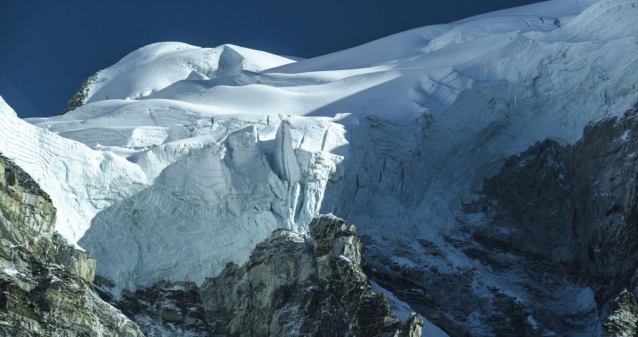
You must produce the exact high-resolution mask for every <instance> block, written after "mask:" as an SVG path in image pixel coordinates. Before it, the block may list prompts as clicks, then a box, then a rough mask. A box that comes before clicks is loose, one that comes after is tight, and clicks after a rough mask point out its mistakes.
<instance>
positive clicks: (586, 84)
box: [0, 0, 638, 333]
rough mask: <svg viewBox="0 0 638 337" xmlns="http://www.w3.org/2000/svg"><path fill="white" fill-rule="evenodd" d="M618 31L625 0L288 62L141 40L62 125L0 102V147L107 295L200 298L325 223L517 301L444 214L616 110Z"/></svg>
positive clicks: (634, 7)
mask: <svg viewBox="0 0 638 337" xmlns="http://www.w3.org/2000/svg"><path fill="white" fill-rule="evenodd" d="M636 19H638V3H637V2H636V1H635V0H600V1H594V0H552V1H547V2H543V3H539V4H534V5H529V6H524V7H520V8H514V9H508V10H503V11H498V12H494V13H489V14H485V15H480V16H477V17H474V18H468V19H465V20H462V21H459V22H454V23H450V24H442V25H436V26H429V27H423V28H417V29H414V30H410V31H407V32H403V33H399V34H396V35H393V36H389V37H386V38H383V39H380V40H377V41H373V42H370V43H368V44H365V45H362V46H358V47H355V48H351V49H348V50H345V51H341V52H336V53H332V54H329V55H325V56H320V57H316V58H312V59H307V60H299V61H295V60H292V59H289V58H285V57H281V56H277V55H273V54H269V53H266V52H261V51H256V50H250V49H247V48H242V47H238V46H233V45H223V46H220V47H217V48H200V47H195V46H190V45H187V44H183V43H175V42H167V43H157V44H153V45H150V46H147V47H144V48H141V49H140V50H137V51H134V52H132V53H131V54H129V55H127V56H126V57H124V58H123V59H122V60H121V61H119V62H118V63H116V64H115V65H113V66H112V67H109V68H107V69H104V70H101V71H99V72H98V73H97V74H96V76H95V77H94V79H93V80H91V81H89V82H87V87H86V88H85V89H86V90H85V92H86V97H85V98H84V101H83V102H82V103H83V105H82V106H80V107H78V108H76V109H74V110H71V111H69V112H67V113H66V114H64V115H60V116H55V117H49V118H30V119H26V120H21V119H19V118H18V117H17V115H16V113H15V112H14V111H13V110H12V109H11V108H10V107H9V106H8V105H7V104H6V103H5V102H4V101H1V100H0V134H1V135H2V137H0V151H1V152H2V153H4V154H5V155H6V156H7V157H9V158H10V159H12V160H13V161H14V162H16V163H17V164H18V165H20V166H21V167H23V168H24V170H25V171H27V172H28V173H29V174H30V175H32V176H33V177H34V179H36V180H37V182H38V183H39V184H40V185H41V186H42V188H43V189H44V190H45V191H46V192H47V193H48V194H49V195H50V196H51V199H52V200H53V203H54V205H55V206H56V207H57V208H58V221H57V224H56V230H57V231H58V232H59V233H60V234H62V235H63V236H64V237H65V238H66V239H67V240H68V241H69V242H71V243H72V244H75V245H77V246H78V247H81V248H83V249H85V250H87V251H89V252H90V253H91V254H92V255H93V256H94V257H95V258H96V259H97V260H98V261H99V264H98V269H97V273H98V274H99V275H100V276H102V277H104V278H107V279H109V280H112V281H113V282H114V283H115V284H116V285H117V286H116V291H114V293H115V295H116V296H117V293H118V292H119V291H121V290H123V289H128V290H134V289H137V288H140V287H148V286H151V285H153V284H154V283H156V282H158V281H161V280H166V281H193V282H195V283H197V284H201V283H202V282H204V280H205V279H206V278H207V277H213V276H216V275H217V274H219V273H220V272H221V270H222V269H223V268H224V266H226V264H227V263H228V262H234V263H237V264H239V265H241V264H242V263H245V262H246V261H248V258H249V255H250V252H251V251H252V250H253V248H255V246H256V245H257V244H258V243H259V242H261V241H263V240H264V239H266V238H267V237H268V235H269V234H270V233H271V232H272V231H273V230H275V229H278V228H286V229H290V230H293V231H296V232H299V233H306V232H307V230H308V228H307V226H308V224H309V223H310V221H311V220H312V219H313V217H315V216H316V215H318V214H325V213H333V214H335V215H337V216H339V217H341V218H343V219H345V220H347V221H349V222H351V223H355V224H357V225H358V231H359V232H360V233H361V234H363V235H364V236H368V237H370V238H371V239H370V240H371V242H373V244H372V245H373V246H375V247H377V248H378V249H379V250H381V251H385V252H386V253H385V254H387V256H393V255H395V262H396V263H398V264H401V265H406V266H423V265H428V266H429V265H437V266H438V269H439V270H440V271H441V272H442V273H454V272H455V270H458V269H459V268H461V269H463V268H466V269H468V268H469V269H473V270H478V271H477V273H478V276H477V279H478V280H480V281H477V282H480V283H481V284H482V285H481V286H477V289H478V290H477V291H478V292H481V291H484V290H481V289H487V288H489V287H498V288H500V289H503V291H505V292H507V293H509V294H513V296H514V297H517V298H520V299H521V301H525V298H526V294H525V290H524V289H521V288H518V287H513V286H510V285H507V284H506V283H507V282H504V281H502V280H499V279H497V278H495V277H494V275H493V274H492V273H491V272H490V271H489V270H487V269H486V268H485V267H483V266H477V265H476V261H475V260H473V259H471V258H469V257H468V256H466V254H465V253H463V252H462V251H461V250H460V249H458V248H457V247H454V246H453V245H450V244H448V243H447V241H446V239H445V238H447V237H454V236H456V235H459V219H461V218H462V219H464V221H470V222H471V223H473V224H475V225H476V226H480V225H481V224H482V222H481V221H482V220H481V218H480V216H479V217H478V218H476V219H474V218H473V219H469V220H468V218H467V217H468V215H466V214H465V211H464V210H463V205H464V204H467V203H469V202H472V201H474V200H476V199H477V198H478V197H477V192H478V191H480V190H481V188H482V187H483V184H484V182H485V180H486V179H489V178H491V177H493V176H494V175H496V174H497V173H498V172H499V171H500V169H501V168H502V167H503V164H504V163H505V161H506V159H507V158H508V157H511V156H515V155H518V154H520V153H521V152H523V151H525V150H526V149H528V148H529V147H530V146H532V145H534V144H535V143H536V142H539V141H543V140H546V139H551V140H555V141H556V142H558V143H559V144H563V145H569V144H574V143H575V142H577V141H578V140H579V139H580V138H581V137H582V134H583V130H584V129H585V127H586V126H587V125H588V124H590V123H592V122H597V121H600V120H603V119H605V118H610V117H619V116H620V115H621V114H622V113H623V112H624V111H626V110H627V109H629V108H631V107H632V106H634V104H635V103H636V102H637V101H638V90H636V83H638V72H636V71H635V69H638V25H636ZM419 240H427V241H428V242H432V243H433V244H434V245H435V246H436V247H437V249H438V250H439V251H440V252H442V253H441V254H442V256H443V258H436V259H432V258H431V257H430V256H428V252H427V250H424V249H423V247H422V246H420V245H419V244H418V242H419ZM402 249H408V250H409V251H411V253H410V257H409V258H404V257H400V256H401V254H395V252H396V251H397V250H402ZM479 288H480V289H479ZM573 292H576V293H579V294H584V295H582V296H581V297H582V298H584V299H583V302H584V303H586V304H585V306H589V305H590V302H591V301H593V299H591V298H590V297H591V296H589V295H588V294H589V293H590V292H591V291H590V290H587V288H582V289H574V290H573ZM479 296H481V295H479ZM529 317H530V322H535V321H534V318H533V317H532V316H529ZM587 331H589V330H587ZM589 332H591V331H589ZM589 332H586V333H589Z"/></svg>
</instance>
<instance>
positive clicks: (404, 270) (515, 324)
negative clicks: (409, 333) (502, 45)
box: [363, 109, 638, 336]
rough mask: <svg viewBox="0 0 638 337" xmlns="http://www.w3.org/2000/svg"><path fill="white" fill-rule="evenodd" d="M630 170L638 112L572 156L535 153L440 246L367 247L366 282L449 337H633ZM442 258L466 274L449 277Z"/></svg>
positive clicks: (611, 122) (636, 152) (635, 228)
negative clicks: (459, 258)
mask: <svg viewBox="0 0 638 337" xmlns="http://www.w3.org/2000/svg"><path fill="white" fill-rule="evenodd" d="M637 160H638V109H634V110H630V111H628V112H626V113H625V114H624V116H623V117H620V118H608V119H604V120H602V121H600V122H597V123H594V124H592V125H589V126H588V127H587V128H586V129H585V130H584V133H583V137H582V139H581V140H580V141H578V142H577V143H575V144H573V145H569V146H563V145H561V144H559V143H557V142H556V141H553V140H545V141H543V142H540V143H537V144H536V145H534V146H532V147H531V148H529V149H528V150H527V151H525V152H523V153H521V154H520V155H518V156H513V157H510V158H508V159H507V160H506V162H505V163H504V165H503V166H502V169H501V171H500V173H499V174H497V175H496V176H494V177H493V178H491V179H489V180H487V181H486V182H485V184H484V186H483V189H482V191H480V194H479V196H478V198H477V200H476V201H473V202H470V203H468V204H466V205H465V213H466V214H465V215H464V216H462V217H460V218H458V219H457V222H458V231H457V232H455V233H452V234H451V235H449V236H447V237H445V238H444V239H445V242H444V243H443V244H441V243H433V242H428V241H425V240H420V241H419V242H417V243H418V244H419V245H420V247H419V249H417V250H418V254H417V253H415V252H413V251H410V250H409V249H401V248H396V247H400V244H401V243H400V242H391V241H387V242H381V241H380V239H379V238H374V239H373V238H370V240H371V242H370V243H369V244H366V247H365V248H364V250H363V256H364V261H365V269H366V272H367V274H368V275H370V277H371V279H373V280H374V281H375V282H377V283H379V284H380V285H381V286H383V287H384V288H386V289H388V290H390V291H391V292H392V293H394V294H395V295H396V296H397V297H398V298H400V299H401V300H403V301H405V302H407V303H409V304H410V305H411V307H412V308H414V309H415V310H417V311H418V312H419V313H420V314H422V315H424V316H425V317H427V318H428V320H429V321H431V322H433V323H434V324H436V325H437V326H439V327H441V328H443V329H444V330H445V331H446V332H448V333H449V334H450V335H454V336H462V335H471V336H493V335H499V336H500V335H503V336H540V335H544V334H552V333H553V334H555V335H570V334H573V333H581V334H583V335H592V336H601V335H602V336H638V331H637V328H638V324H637V323H638V315H637V312H636V299H635V297H636V296H637V295H638V276H636V275H638V273H637V270H638V211H637V210H638V199H637V196H636V191H637V190H638V181H637V174H636V172H637V169H636V168H637V167H638V166H637V164H638V163H637ZM444 246H445V247H447V248H446V249H442V247H444ZM389 249H392V252H391V253H388V251H389ZM451 251H454V252H458V253H459V254H463V255H465V256H464V257H463V258H465V257H467V258H469V260H470V261H473V262H472V265H470V266H461V267H458V266H453V265H451V264H450V263H449V261H450V258H449V257H446V254H449V253H450V252H451ZM397 257H398V258H409V259H411V260H412V261H415V266H406V265H400V264H397V263H396V262H395V259H396V258H397ZM486 280H487V281H486ZM494 280H496V281H494ZM495 284H496V286H495ZM442 313H445V314H442Z"/></svg>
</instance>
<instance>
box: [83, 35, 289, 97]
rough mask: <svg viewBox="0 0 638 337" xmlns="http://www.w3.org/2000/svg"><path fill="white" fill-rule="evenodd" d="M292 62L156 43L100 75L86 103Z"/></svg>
mask: <svg viewBox="0 0 638 337" xmlns="http://www.w3.org/2000/svg"><path fill="white" fill-rule="evenodd" d="M290 62H293V61H292V60H289V59H287V58H284V57H281V56H277V55H272V54H269V53H265V52H261V51H257V50H251V49H247V48H242V47H237V46H233V45H223V46H220V47H217V48H200V47H196V46H191V45H188V44H185V43H177V42H170V43H155V44H152V45H149V46H146V47H143V48H140V49H139V50H137V51H135V52H133V53H131V54H129V55H127V56H126V57H124V58H123V59H122V60H121V61H119V62H118V63H116V64H115V65H113V66H112V67H109V68H107V69H104V70H102V71H100V72H99V73H98V74H97V78H96V79H95V80H94V81H93V83H92V84H91V85H90V88H89V94H88V97H87V101H86V103H91V102H97V101H101V100H108V99H136V98H140V97H144V96H148V95H150V94H152V93H154V92H156V91H158V90H161V89H164V88H165V87H167V86H169V85H171V84H173V83H175V82H177V81H181V80H184V79H187V78H188V79H198V80H203V79H210V78H217V77H223V76H229V75H237V74H239V73H240V72H241V71H242V70H249V71H259V70H262V69H267V68H272V67H277V66H280V65H284V64H286V63H290Z"/></svg>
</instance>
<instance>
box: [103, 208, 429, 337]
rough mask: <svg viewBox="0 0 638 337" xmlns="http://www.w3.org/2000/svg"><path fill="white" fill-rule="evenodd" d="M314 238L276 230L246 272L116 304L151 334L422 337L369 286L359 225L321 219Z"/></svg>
mask: <svg viewBox="0 0 638 337" xmlns="http://www.w3.org/2000/svg"><path fill="white" fill-rule="evenodd" d="M310 235H311V238H306V237H303V236H301V235H300V234H297V233H294V232H291V231H288V230H278V231H275V232H274V233H273V235H272V236H271V237H270V238H269V239H267V240H266V241H265V242H262V243H260V244H259V245H257V247H256V248H255V250H254V251H253V252H252V254H251V257H250V260H249V261H248V262H247V263H246V264H245V265H244V266H242V267H238V266H236V265H234V264H229V265H228V266H227V267H226V268H225V269H224V271H223V272H222V273H221V274H220V275H219V276H217V277H215V278H210V279H208V280H207V281H206V282H204V284H203V285H202V286H201V288H200V289H197V287H195V285H193V284H167V283H160V284H156V285H155V286H154V287H152V288H149V289H145V290H138V291H137V292H135V293H134V294H133V293H126V294H124V295H123V299H122V300H121V301H119V302H117V303H116V305H117V306H119V307H121V308H122V310H123V311H124V312H125V313H126V314H127V315H129V317H132V318H133V319H134V320H136V321H137V322H139V323H140V325H141V326H142V328H143V329H144V330H145V331H146V332H147V333H148V335H149V336H159V335H161V331H164V332H166V333H168V334H172V335H177V334H186V333H187V334H191V335H197V336H420V335H421V328H422V326H423V320H422V319H421V317H420V316H419V315H417V314H414V315H412V316H411V317H410V318H409V319H408V321H407V322H406V323H405V324H404V323H402V322H401V321H400V320H399V319H398V318H397V317H396V315H394V313H393V312H392V309H391V308H390V305H389V304H388V301H387V299H386V298H385V295H383V294H382V293H380V292H375V291H373V290H372V288H371V287H370V285H369V284H368V282H367V277H366V275H365V274H364V273H363V270H362V269H361V267H360V262H361V243H360V239H359V236H358V235H357V234H356V231H355V228H354V226H353V225H350V224H347V223H346V222H344V221H342V220H340V219H338V218H336V217H333V216H323V217H320V218H317V219H315V220H314V221H313V222H312V224H311V225H310ZM143 322H153V323H152V324H148V325H145V324H144V323H143ZM158 326H161V329H160V328H158ZM160 330H161V331H160Z"/></svg>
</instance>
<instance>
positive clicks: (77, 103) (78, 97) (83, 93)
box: [60, 71, 100, 115]
mask: <svg viewBox="0 0 638 337" xmlns="http://www.w3.org/2000/svg"><path fill="white" fill-rule="evenodd" d="M99 74H100V72H99V71H98V72H97V73H95V74H93V75H91V77H89V78H87V79H86V80H84V81H83V82H82V84H81V85H80V89H78V91H77V92H76V93H75V95H73V97H71V99H70V100H69V102H68V103H67V104H66V108H64V110H62V113H60V115H64V114H65V113H67V112H69V111H72V110H75V109H77V108H79V107H81V106H83V105H84V104H86V100H87V99H88V95H89V86H90V85H91V84H94V83H97V81H98V75H99Z"/></svg>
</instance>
